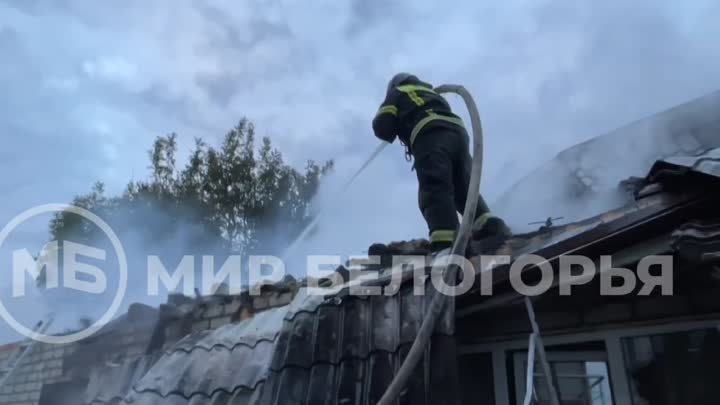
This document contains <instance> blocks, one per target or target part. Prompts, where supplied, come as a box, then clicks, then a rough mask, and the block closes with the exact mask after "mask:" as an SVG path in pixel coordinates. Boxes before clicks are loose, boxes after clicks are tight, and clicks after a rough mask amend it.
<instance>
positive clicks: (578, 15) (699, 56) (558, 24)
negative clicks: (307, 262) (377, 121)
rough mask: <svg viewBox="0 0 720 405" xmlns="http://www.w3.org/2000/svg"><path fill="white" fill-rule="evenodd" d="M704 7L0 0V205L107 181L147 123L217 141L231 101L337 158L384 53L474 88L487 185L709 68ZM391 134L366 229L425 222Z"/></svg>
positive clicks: (713, 58)
mask: <svg viewBox="0 0 720 405" xmlns="http://www.w3.org/2000/svg"><path fill="white" fill-rule="evenodd" d="M719 7H720V6H718V5H717V4H716V2H712V1H696V2H692V3H687V2H686V3H678V2H658V1H650V0H641V1H634V2H622V1H606V2H594V1H579V2H567V1H562V0H537V1H529V0H513V1H505V2H492V3H488V2H478V1H474V0H459V1H451V2H432V1H415V0H412V1H411V0H401V1H393V2H387V1H380V0H347V1H330V0H323V1H317V2H313V3H312V6H309V5H308V3H307V2H306V1H302V0H249V1H243V2H237V1H233V0H212V1H210V0H208V1H200V0H194V1H184V2H171V1H168V0H166V1H153V2H147V1H141V0H131V1H126V2H124V3H123V6H122V7H113V6H110V5H107V4H105V3H103V2H87V1H59V0H58V1H30V0H26V1H9V0H3V1H0V53H1V54H2V55H3V63H2V64H0V87H1V88H2V89H3V97H2V99H1V101H0V136H1V137H2V140H3V148H2V151H0V173H2V175H1V176H0V191H1V192H2V193H3V196H4V197H5V199H4V201H6V204H4V205H3V207H2V208H0V221H5V220H7V219H9V218H10V217H11V216H12V215H13V214H15V213H17V212H19V211H20V210H22V209H26V208H28V207H29V206H32V205H34V204H38V203H45V202H50V201H68V200H70V198H71V197H72V196H73V195H74V194H77V193H82V192H85V191H87V190H88V189H89V187H90V185H91V184H92V182H94V181H96V180H102V181H105V182H106V183H108V189H109V190H110V191H111V192H112V191H118V190H120V189H121V188H122V187H123V186H124V184H125V183H126V182H127V181H128V180H129V179H130V178H131V177H133V176H134V177H135V178H139V177H142V176H143V175H144V173H145V172H146V166H147V160H146V158H147V156H146V150H147V148H148V147H149V146H150V143H151V142H152V139H153V138H154V136H156V135H160V134H164V133H167V132H171V131H175V132H177V133H179V134H180V148H181V150H182V151H188V150H189V149H190V148H191V146H192V143H193V137H195V136H202V137H203V138H205V139H206V140H209V141H211V142H213V140H215V141H216V140H218V139H219V138H220V137H221V136H222V135H223V134H224V133H225V131H226V130H227V129H229V128H230V127H231V126H232V125H233V124H234V123H235V122H236V121H237V120H238V119H239V118H240V117H242V116H243V115H247V116H249V117H250V118H251V119H252V120H254V121H255V122H256V124H257V128H258V132H259V134H261V135H269V136H271V137H272V139H273V141H274V143H275V144H276V145H278V146H279V148H280V149H281V150H282V151H283V152H284V155H285V157H286V158H287V159H289V160H290V161H291V162H293V164H295V165H298V166H302V165H303V162H304V161H305V160H306V159H309V158H313V159H317V160H324V159H328V158H336V160H337V165H338V167H339V170H340V171H341V173H346V172H350V171H352V169H354V167H355V165H356V164H358V163H359V161H360V160H361V159H362V157H364V156H366V155H367V154H369V153H370V151H371V150H372V148H373V147H374V145H375V144H376V142H377V141H376V140H375V139H374V138H373V136H372V134H371V130H370V120H371V118H372V116H373V115H374V113H375V110H376V108H377V106H378V104H379V102H380V100H381V98H382V97H383V91H384V89H385V85H386V81H387V80H388V78H389V77H390V76H391V75H392V74H393V73H395V72H396V71H399V70H407V71H412V72H416V73H417V74H418V75H420V76H421V77H423V78H425V79H427V80H429V81H431V82H432V83H434V84H440V83H442V82H455V83H460V84H463V85H465V86H466V87H467V88H468V89H470V90H471V92H472V93H473V95H474V96H475V98H476V99H477V101H478V104H479V106H480V109H481V113H482V117H483V122H484V127H485V132H486V140H485V145H486V149H485V150H486V159H485V172H484V178H483V184H482V190H483V192H484V193H485V194H486V195H487V196H488V197H489V198H488V200H490V201H491V202H492V201H493V199H494V198H496V197H497V196H499V195H500V194H501V193H502V191H503V190H504V189H505V188H507V187H509V186H510V185H512V184H513V183H514V182H515V181H516V180H518V179H519V178H521V177H522V176H524V175H526V174H527V173H529V172H531V171H532V170H533V169H534V168H535V167H537V166H538V165H540V164H542V163H544V162H546V161H548V160H550V159H552V157H553V156H555V154H557V153H558V152H559V151H561V150H563V149H564V148H566V147H569V146H571V145H573V144H575V143H577V142H579V141H583V140H586V139H589V138H591V137H592V136H594V135H597V134H600V133H603V132H606V131H608V130H610V129H613V128H615V127H618V126H620V125H622V124H624V123H627V122H629V121H632V120H635V119H637V118H639V117H641V116H645V115H647V114H650V113H653V112H656V111H659V110H662V109H664V108H667V107H670V106H673V105H675V104H678V103H681V102H683V101H686V100H689V99H691V98H694V97H696V96H699V95H702V94H705V93H708V92H710V91H712V90H715V89H717V88H718V87H720V74H719V73H718V72H720V50H719V49H718V48H717V46H716V45H715V41H714V38H717V37H718V34H720V32H719V31H720V28H718V27H719V26H718V24H716V22H715V21H714V16H715V15H717V12H718V11H720V8H719ZM451 101H452V104H453V106H454V107H455V108H456V109H457V110H458V111H459V112H461V114H462V115H465V112H464V106H462V104H460V103H459V102H458V100H457V99H455V98H452V100H451ZM391 149H392V150H389V151H386V153H384V154H383V155H382V156H381V157H380V158H379V162H378V163H377V166H374V168H373V170H372V171H370V172H369V173H368V174H367V178H365V180H363V181H364V183H361V184H360V186H361V187H363V188H359V189H358V190H357V192H358V193H360V194H362V195H370V193H371V192H372V191H371V190H370V189H368V187H380V188H381V189H382V190H383V193H385V194H383V195H384V196H385V197H384V199H383V200H380V201H377V202H375V204H377V212H382V211H383V209H386V210H393V212H392V215H391V216H392V218H388V221H385V220H379V219H380V218H385V217H382V216H379V217H376V219H378V220H377V221H375V222H374V223H373V232H372V238H377V239H380V240H382V239H383V238H386V237H387V238H390V237H392V238H403V237H415V236H422V235H418V233H422V229H424V224H423V222H422V219H421V216H420V215H419V212H418V210H417V208H415V207H416V204H417V202H416V195H415V191H416V185H415V182H416V180H415V176H414V173H412V172H410V171H409V165H407V163H406V162H405V161H404V159H403V158H402V152H401V151H400V148H399V147H398V146H397V145H394V147H393V148H391ZM183 154H184V153H183ZM381 168H382V170H381ZM383 170H384V171H383ZM388 172H390V173H393V175H392V176H386V175H384V174H385V173H388ZM397 190H402V191H397ZM518 198H528V199H530V198H531V196H518ZM382 204H386V205H384V206H383V205H382ZM383 207H384V208H383ZM399 207H403V208H405V207H407V209H399ZM395 210H397V212H395ZM373 212H374V211H372V210H371V211H363V215H373ZM358 215H359V214H358ZM377 215H380V214H377ZM390 219H392V220H390ZM399 229H404V230H405V231H403V232H399V231H397V230H399ZM344 233H346V234H348V235H352V234H353V231H352V230H349V231H348V230H345V231H344ZM37 235H38V243H39V242H40V241H41V240H42V239H43V238H44V237H45V233H44V230H38V234H37ZM375 235H377V236H375ZM386 235H387V236H386ZM370 239H371V236H370V235H365V236H363V237H362V238H359V239H358V240H356V241H349V242H348V243H347V244H346V245H363V244H366V243H367V241H369V240H370ZM364 248H365V246H358V248H357V249H358V250H362V249H364Z"/></svg>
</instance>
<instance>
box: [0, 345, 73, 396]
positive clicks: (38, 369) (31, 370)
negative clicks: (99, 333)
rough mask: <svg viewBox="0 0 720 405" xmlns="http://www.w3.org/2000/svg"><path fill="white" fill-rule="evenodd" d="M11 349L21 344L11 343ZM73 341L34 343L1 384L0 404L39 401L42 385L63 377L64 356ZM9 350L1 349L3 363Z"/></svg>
mask: <svg viewBox="0 0 720 405" xmlns="http://www.w3.org/2000/svg"><path fill="white" fill-rule="evenodd" d="M12 346H13V348H14V349H17V348H19V346H20V345H12ZM75 349H76V345H75V344H69V345H54V344H45V343H39V342H38V343H35V344H34V345H32V346H31V347H29V350H30V351H29V352H28V353H27V354H26V355H25V357H24V358H23V359H22V362H21V363H20V364H19V367H17V368H15V370H14V371H13V372H12V374H11V375H10V377H9V378H8V379H7V380H6V381H5V383H4V384H3V386H2V387H0V404H13V405H35V404H37V403H38V400H39V398H40V394H41V392H42V388H43V385H45V384H50V383H56V382H59V381H61V380H62V378H63V360H64V358H65V357H66V356H67V355H69V354H71V353H73V352H74V351H75ZM11 353H12V350H4V351H3V352H2V355H0V358H1V359H2V360H0V361H2V363H3V367H5V366H6V362H7V360H8V358H9V357H10V355H11Z"/></svg>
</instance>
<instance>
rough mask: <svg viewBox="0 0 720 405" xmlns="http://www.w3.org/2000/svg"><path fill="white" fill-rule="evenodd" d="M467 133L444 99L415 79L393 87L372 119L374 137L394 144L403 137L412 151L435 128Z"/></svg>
mask: <svg viewBox="0 0 720 405" xmlns="http://www.w3.org/2000/svg"><path fill="white" fill-rule="evenodd" d="M438 127H440V128H445V129H450V130H459V131H463V132H464V131H465V128H464V126H463V122H462V120H461V119H460V117H458V116H457V115H455V114H453V112H452V110H451V109H450V105H449V104H448V102H447V100H445V98H444V97H442V96H441V95H439V94H438V93H436V92H435V91H434V90H433V88H432V86H431V85H430V84H428V83H425V82H422V81H420V80H418V79H416V78H412V79H410V80H406V81H405V82H403V83H402V84H401V85H400V86H397V87H391V88H389V89H388V92H387V94H386V95H385V101H383V103H382V104H381V105H380V109H379V110H378V112H377V115H375V118H374V119H373V131H374V132H375V136H377V137H378V138H380V139H382V140H383V141H387V142H390V143H392V142H393V141H395V137H399V138H400V142H402V143H403V145H405V146H406V147H407V148H408V149H409V150H410V151H412V144H413V142H414V141H415V139H416V138H417V137H418V136H419V135H420V134H422V133H424V132H427V131H428V130H430V129H432V128H438Z"/></svg>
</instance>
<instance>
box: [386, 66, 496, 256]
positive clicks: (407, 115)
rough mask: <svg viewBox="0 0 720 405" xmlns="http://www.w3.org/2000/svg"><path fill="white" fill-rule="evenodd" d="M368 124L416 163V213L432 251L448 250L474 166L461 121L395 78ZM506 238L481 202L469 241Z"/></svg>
mask: <svg viewBox="0 0 720 405" xmlns="http://www.w3.org/2000/svg"><path fill="white" fill-rule="evenodd" d="M372 124H373V131H374V132H375V136H377V137H378V138H380V139H382V140H383V141H386V142H389V143H392V142H393V141H395V138H396V137H397V138H399V139H400V142H401V143H402V144H403V145H404V146H405V148H406V155H407V156H408V158H410V157H414V158H415V164H414V167H415V171H416V173H417V178H418V183H419V196H418V199H419V203H420V211H421V212H422V215H423V217H424V218H425V221H426V222H427V224H428V228H429V229H430V245H431V247H432V249H433V250H434V251H438V250H442V249H445V248H448V247H450V246H452V243H453V241H454V240H455V233H456V232H457V230H458V227H459V221H458V216H457V213H458V212H460V213H462V212H463V211H464V210H465V199H466V197H467V192H468V189H469V187H470V168H471V165H472V158H471V157H470V145H469V138H468V135H467V132H466V130H465V127H464V125H463V122H462V120H461V119H460V117H458V116H457V115H455V114H453V112H452V110H451V109H450V105H449V104H448V102H447V101H446V100H445V98H443V97H442V96H440V95H439V94H438V93H436V92H435V91H434V90H433V87H432V86H431V85H430V84H428V83H425V82H422V81H420V80H419V79H418V78H417V77H416V76H414V75H411V74H409V73H398V74H397V75H395V76H394V77H393V78H392V80H390V83H388V87H387V93H386V95H385V101H383V103H382V105H381V106H380V109H379V110H378V113H377V115H376V116H375V118H374V119H373V123H372ZM509 234H510V230H509V229H508V227H507V226H506V225H505V222H504V221H503V220H502V219H500V218H498V217H495V216H493V215H492V214H491V213H490V209H489V208H488V206H487V204H486V203H485V200H484V199H483V198H482V196H480V199H479V200H478V207H477V213H476V219H475V222H474V224H473V235H472V236H473V239H476V240H477V239H484V238H488V237H495V238H497V237H500V238H506V237H507V236H509Z"/></svg>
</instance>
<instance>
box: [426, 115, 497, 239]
mask: <svg viewBox="0 0 720 405" xmlns="http://www.w3.org/2000/svg"><path fill="white" fill-rule="evenodd" d="M469 148H470V146H469V139H468V136H467V133H465V132H464V131H460V130H453V129H446V128H432V129H428V130H427V132H425V133H422V134H420V135H418V137H417V139H415V142H414V143H413V145H412V154H413V157H414V158H415V172H416V173H417V178H418V183H419V190H418V191H419V192H418V200H419V205H420V211H421V212H422V215H423V217H424V218H425V221H426V222H427V224H428V228H429V229H430V242H431V244H432V245H433V246H434V247H436V248H445V247H449V246H451V245H452V242H453V241H454V240H455V233H456V232H457V229H458V227H459V220H458V215H457V214H458V212H459V213H461V214H462V213H463V212H464V211H465V200H466V198H467V193H468V189H469V187H470V171H471V168H472V157H471V156H470V149H469ZM488 212H489V209H488V206H487V204H486V203H485V200H484V199H483V198H482V196H480V198H479V199H478V205H477V211H476V214H475V218H478V217H480V216H482V215H483V214H487V213H488Z"/></svg>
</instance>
